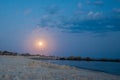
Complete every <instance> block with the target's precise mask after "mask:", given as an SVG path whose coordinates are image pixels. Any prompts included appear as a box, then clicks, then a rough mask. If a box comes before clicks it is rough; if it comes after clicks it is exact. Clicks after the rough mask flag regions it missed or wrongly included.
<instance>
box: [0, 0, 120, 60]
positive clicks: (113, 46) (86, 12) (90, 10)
mask: <svg viewBox="0 0 120 80" xmlns="http://www.w3.org/2000/svg"><path fill="white" fill-rule="evenodd" d="M37 39H44V40H45V41H46V42H47V45H48V46H47V48H46V49H45V50H43V51H42V54H43V53H44V54H45V55H58V56H70V55H74V56H90V57H108V58H111V57H114V58H120V42H119V41H120V0H19V1H18V0H0V50H8V51H14V52H20V53H26V52H29V53H33V54H39V53H41V51H40V50H36V49H34V45H33V44H34V41H35V40H37Z"/></svg>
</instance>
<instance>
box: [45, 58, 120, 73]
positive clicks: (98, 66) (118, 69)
mask: <svg viewBox="0 0 120 80" xmlns="http://www.w3.org/2000/svg"><path fill="white" fill-rule="evenodd" d="M43 61H45V62H50V63H55V64H59V65H68V66H74V67H77V68H82V69H89V70H95V71H101V72H106V73H110V74H114V75H120V62H100V61H71V60H43Z"/></svg>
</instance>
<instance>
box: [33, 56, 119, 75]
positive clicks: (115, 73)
mask: <svg viewBox="0 0 120 80" xmlns="http://www.w3.org/2000/svg"><path fill="white" fill-rule="evenodd" d="M32 59H33V60H38V61H43V62H48V61H46V59H45V60H41V59H38V58H32ZM56 61H57V60H56ZM61 61H62V60H61ZM68 61H69V60H68ZM96 62H97V61H96ZM48 63H52V64H57V65H60V66H61V65H66V66H69V67H75V68H78V69H84V70H90V71H96V72H104V73H107V74H111V75H117V76H120V74H117V73H112V72H107V71H104V70H97V69H90V68H84V67H78V66H73V65H67V64H58V63H53V62H48ZM117 63H118V62H117Z"/></svg>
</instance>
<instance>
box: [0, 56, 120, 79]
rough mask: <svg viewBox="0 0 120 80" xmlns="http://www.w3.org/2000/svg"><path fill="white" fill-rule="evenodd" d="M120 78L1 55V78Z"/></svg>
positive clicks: (21, 57) (119, 77)
mask: <svg viewBox="0 0 120 80" xmlns="http://www.w3.org/2000/svg"><path fill="white" fill-rule="evenodd" d="M98 79H99V80H120V76H118V75H112V74H108V73H104V72H98V71H91V70H86V69H79V68H76V67H72V66H66V65H58V64H53V63H48V62H43V61H37V60H32V59H30V58H28V57H23V56H0V80H98Z"/></svg>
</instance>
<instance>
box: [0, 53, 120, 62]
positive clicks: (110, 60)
mask: <svg viewBox="0 0 120 80" xmlns="http://www.w3.org/2000/svg"><path fill="white" fill-rule="evenodd" d="M0 55H6V56H7V55H8V56H9V55H12V56H45V55H40V54H34V55H33V54H30V53H22V54H20V53H16V52H10V51H0ZM45 57H52V58H55V59H56V60H75V61H104V62H120V59H108V58H91V57H81V56H69V57H58V56H45ZM56 57H57V58H56Z"/></svg>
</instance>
